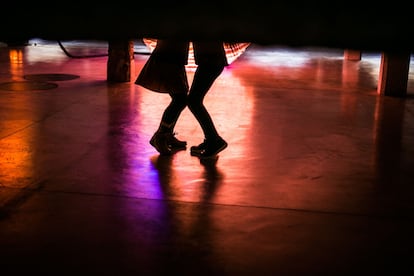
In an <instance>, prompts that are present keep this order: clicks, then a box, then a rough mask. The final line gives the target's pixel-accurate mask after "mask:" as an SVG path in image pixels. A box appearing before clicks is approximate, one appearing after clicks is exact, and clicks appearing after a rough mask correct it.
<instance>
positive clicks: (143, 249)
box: [0, 40, 414, 276]
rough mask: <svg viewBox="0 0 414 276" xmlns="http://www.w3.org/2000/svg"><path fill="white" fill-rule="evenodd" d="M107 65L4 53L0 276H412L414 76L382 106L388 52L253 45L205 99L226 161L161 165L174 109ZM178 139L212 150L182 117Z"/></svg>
mask: <svg viewBox="0 0 414 276" xmlns="http://www.w3.org/2000/svg"><path fill="white" fill-rule="evenodd" d="M62 45H63V47H62ZM135 47H136V54H135V58H134V66H135V68H134V69H135V70H134V72H133V74H134V78H135V76H136V75H137V74H138V73H139V71H140V69H141V68H142V66H143V64H144V62H145V61H146V59H147V58H148V53H149V52H148V49H147V47H146V46H145V45H144V44H143V43H142V42H141V41H140V40H137V42H136V46H135ZM64 50H66V51H67V52H65V51H64ZM68 53H70V54H69V55H68ZM106 53H107V48H106V44H105V43H103V42H96V41H90V42H88V41H81V42H80V41H77V42H76V41H75V42H74V41H66V42H63V43H62V42H59V43H58V42H54V41H43V40H33V41H30V42H29V43H28V44H27V45H24V46H10V45H7V44H5V43H0V106H1V108H0V264H1V266H0V274H1V275H4V276H5V275H22V274H21V273H22V272H26V273H42V275H357V274H358V275H402V274H403V271H404V275H409V274H412V273H413V272H414V271H413V270H414V267H413V263H412V262H413V257H414V98H413V95H414V75H412V73H411V72H412V70H411V69H410V75H409V82H408V95H407V97H406V98H403V99H401V98H393V97H386V96H380V95H378V94H377V93H376V88H377V79H378V72H379V65H380V53H362V58H361V60H359V61H350V60H345V59H344V51H343V50H342V49H320V48H288V47H281V46H276V45H274V46H263V45H255V44H252V45H250V46H249V47H248V48H247V49H246V51H245V52H244V53H243V54H242V55H241V56H240V57H239V58H238V59H236V60H235V61H234V62H233V63H232V64H231V65H230V66H229V67H227V68H226V69H225V71H224V72H223V74H222V75H221V76H220V77H219V79H218V80H217V82H216V83H215V84H214V86H213V87H212V89H211V92H210V93H209V94H208V96H207V97H206V100H205V103H206V105H207V106H208V108H209V110H210V112H211V115H212V116H213V119H214V121H215V123H216V125H217V128H218V130H219V132H220V133H221V135H222V136H223V137H224V138H225V139H226V140H227V141H228V143H229V146H228V148H227V149H225V150H224V151H222V152H221V153H220V154H219V156H218V159H216V160H210V161H203V162H201V161H200V160H199V159H198V158H197V157H194V156H191V155H190V153H189V150H186V151H180V152H178V153H176V154H175V155H173V156H171V157H163V156H159V155H158V154H157V152H156V151H155V150H154V148H152V147H151V145H150V144H149V143H148V141H149V139H150V137H151V136H152V134H153V132H154V131H155V130H156V128H157V127H158V122H159V120H160V116H161V112H162V110H163V108H164V107H165V106H166V105H167V103H168V101H169V98H168V96H167V95H165V94H159V93H154V92H151V91H149V90H146V89H144V88H142V87H138V86H136V85H134V83H133V81H131V82H130V83H108V82H106V63H107V56H106V55H105V54H106ZM192 74H193V68H191V67H190V68H188V75H189V78H190V81H191V76H192ZM176 135H177V137H178V138H180V139H184V140H187V141H188V144H189V145H195V144H198V143H200V142H201V141H202V140H203V136H202V133H201V129H200V127H199V126H198V124H197V123H196V121H195V119H194V118H193V117H192V115H191V113H190V112H189V111H188V110H187V109H186V110H185V111H184V112H183V114H182V117H181V118H180V120H179V122H178V124H177V126H176Z"/></svg>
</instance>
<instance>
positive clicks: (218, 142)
mask: <svg viewBox="0 0 414 276" xmlns="http://www.w3.org/2000/svg"><path fill="white" fill-rule="evenodd" d="M227 146H228V144H227V142H226V141H224V139H223V138H221V137H218V138H217V139H214V140H205V149H204V150H203V151H202V152H201V153H200V155H199V157H200V158H214V157H216V155H217V154H218V153H219V152H220V151H222V150H224V149H225V148H227Z"/></svg>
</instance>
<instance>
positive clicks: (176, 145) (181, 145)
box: [166, 133, 187, 150]
mask: <svg viewBox="0 0 414 276" xmlns="http://www.w3.org/2000/svg"><path fill="white" fill-rule="evenodd" d="M166 135H167V143H168V144H169V145H170V146H171V149H173V150H185V149H186V148H187V142H186V141H181V140H178V139H177V138H176V137H175V136H174V135H175V133H168V134H166Z"/></svg>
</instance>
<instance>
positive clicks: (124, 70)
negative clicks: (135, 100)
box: [107, 40, 135, 82]
mask: <svg viewBox="0 0 414 276" xmlns="http://www.w3.org/2000/svg"><path fill="white" fill-rule="evenodd" d="M134 68H135V66H134V42H133V41H129V40H126V41H118V40H117V41H109V42H108V63H107V81H109V82H129V81H131V77H132V76H133V74H134Z"/></svg>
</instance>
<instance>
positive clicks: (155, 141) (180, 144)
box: [150, 132, 187, 155]
mask: <svg viewBox="0 0 414 276" xmlns="http://www.w3.org/2000/svg"><path fill="white" fill-rule="evenodd" d="M150 144H151V145H152V146H153V147H154V148H155V149H156V150H157V151H158V152H159V153H160V154H162V155H171V154H173V153H174V152H176V151H179V150H185V149H186V148H187V142H186V141H181V140H178V139H177V138H176V137H175V136H174V134H173V133H170V132H156V133H154V135H153V136H152V138H151V140H150Z"/></svg>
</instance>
